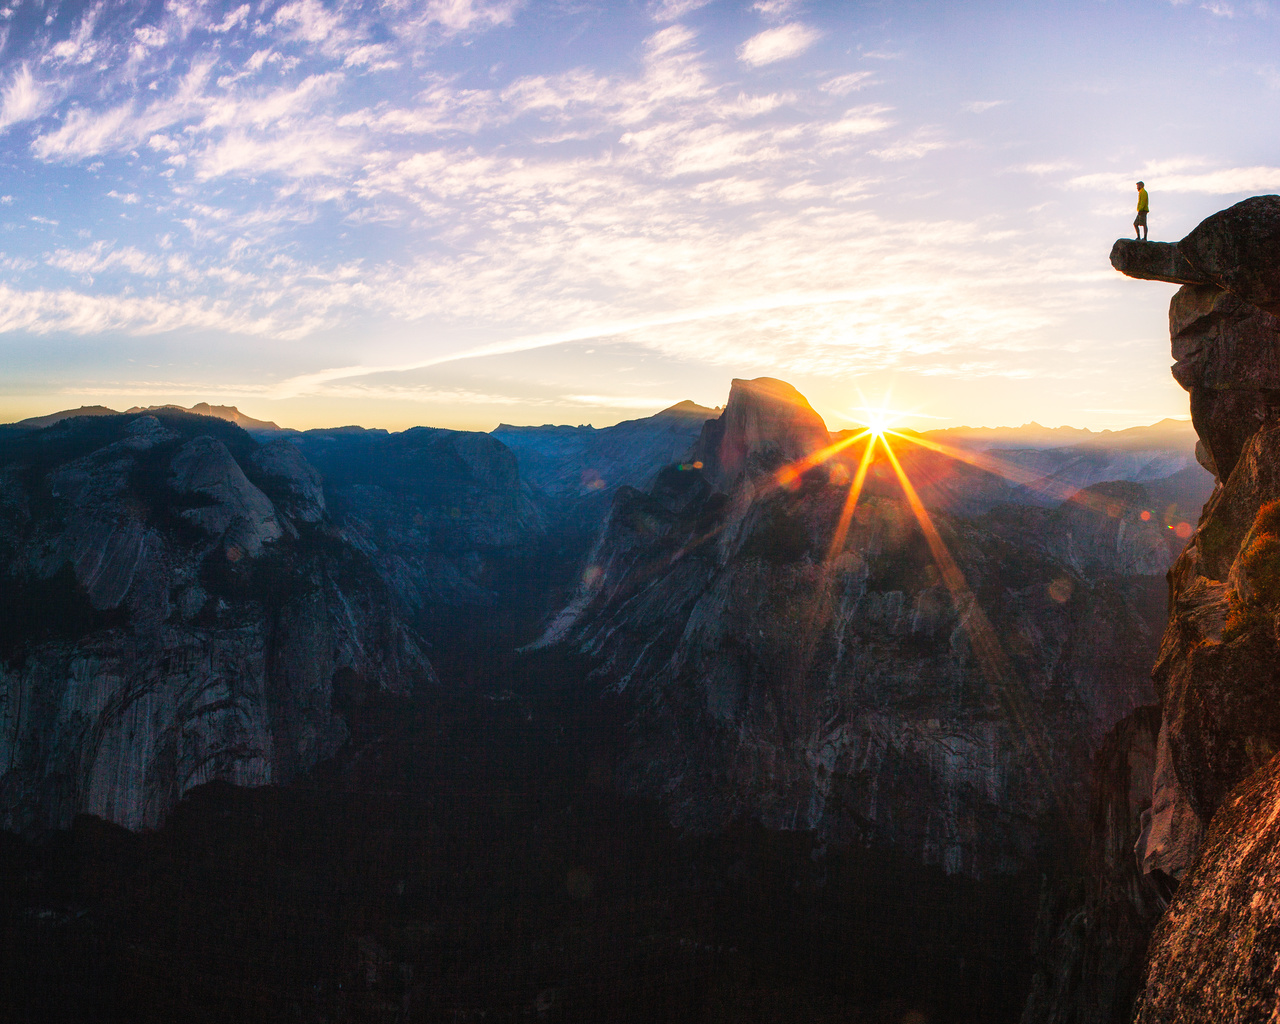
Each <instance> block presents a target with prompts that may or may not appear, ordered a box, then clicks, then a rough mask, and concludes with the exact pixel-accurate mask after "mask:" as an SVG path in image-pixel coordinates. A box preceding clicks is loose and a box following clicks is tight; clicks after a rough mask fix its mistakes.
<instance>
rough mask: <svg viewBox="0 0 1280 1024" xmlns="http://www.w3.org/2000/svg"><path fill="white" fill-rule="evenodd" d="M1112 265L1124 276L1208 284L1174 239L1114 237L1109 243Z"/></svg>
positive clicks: (1145, 279) (1169, 281)
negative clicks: (1153, 239) (1170, 240)
mask: <svg viewBox="0 0 1280 1024" xmlns="http://www.w3.org/2000/svg"><path fill="white" fill-rule="evenodd" d="M1111 265H1112V266H1113V267H1115V268H1116V270H1118V271H1120V273H1122V274H1124V275H1125V276H1126V277H1136V278H1137V279H1138V280H1140V281H1165V282H1167V283H1169V284H1208V283H1209V278H1208V277H1207V276H1206V275H1205V274H1202V273H1200V271H1198V270H1196V268H1195V267H1193V266H1192V265H1191V264H1190V263H1188V262H1187V260H1186V257H1184V256H1183V255H1182V253H1180V252H1179V251H1178V246H1177V243H1175V242H1139V241H1137V240H1136V239H1133V238H1117V239H1116V244H1115V245H1113V246H1112V247H1111Z"/></svg>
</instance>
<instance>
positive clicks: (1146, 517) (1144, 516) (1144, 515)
mask: <svg viewBox="0 0 1280 1024" xmlns="http://www.w3.org/2000/svg"><path fill="white" fill-rule="evenodd" d="M1138 518H1139V519H1141V520H1142V521H1143V522H1144V523H1145V522H1149V521H1150V519H1151V513H1150V512H1146V511H1144V512H1143V513H1142V515H1140V516H1139V517H1138Z"/></svg>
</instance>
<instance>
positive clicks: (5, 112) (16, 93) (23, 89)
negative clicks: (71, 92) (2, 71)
mask: <svg viewBox="0 0 1280 1024" xmlns="http://www.w3.org/2000/svg"><path fill="white" fill-rule="evenodd" d="M53 102H54V92H53V90H52V89H51V88H50V87H48V86H47V85H44V84H42V83H40V82H37V81H36V79H35V76H34V75H33V74H32V73H31V69H30V68H29V67H27V65H26V64H23V65H21V66H20V67H19V68H18V69H17V70H16V71H15V72H14V73H13V75H12V77H10V79H9V81H8V82H7V83H6V84H5V86H4V88H3V90H2V91H0V129H4V128H8V127H9V126H10V125H13V124H19V123H20V122H23V121H31V120H33V119H35V118H37V117H39V116H40V115H42V114H44V113H45V112H46V111H47V110H49V108H50V107H52V106H53Z"/></svg>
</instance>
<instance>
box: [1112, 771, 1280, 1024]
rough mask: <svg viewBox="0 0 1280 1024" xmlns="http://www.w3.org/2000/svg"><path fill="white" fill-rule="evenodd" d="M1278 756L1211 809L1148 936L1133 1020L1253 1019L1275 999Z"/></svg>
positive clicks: (1235, 1023) (1236, 1023)
mask: <svg viewBox="0 0 1280 1024" xmlns="http://www.w3.org/2000/svg"><path fill="white" fill-rule="evenodd" d="M1278 823H1280V764H1278V763H1277V762H1276V761H1275V760H1272V761H1270V762H1269V763H1268V764H1267V765H1266V766H1264V767H1263V768H1262V769H1260V770H1258V771H1256V772H1254V773H1253V774H1252V775H1251V776H1250V777H1249V778H1248V779H1247V780H1246V781H1245V782H1244V783H1243V784H1242V785H1241V786H1240V787H1239V788H1238V789H1237V790H1236V791H1235V793H1234V794H1233V795H1232V796H1231V797H1230V798H1229V799H1228V800H1227V802H1226V803H1225V804H1224V805H1223V806H1222V808H1221V809H1220V810H1219V811H1218V813H1217V815H1216V816H1215V817H1214V820H1213V826H1212V828H1211V829H1210V830H1209V833H1208V836H1207V837H1206V839H1205V844H1204V848H1203V850H1202V851H1201V853H1200V858H1199V861H1198V863H1197V864H1196V867H1195V870H1194V871H1192V872H1191V874H1190V875H1188V877H1187V878H1186V880H1185V881H1184V882H1183V884H1182V885H1181V887H1179V889H1178V893H1177V895H1176V896H1175V897H1174V899H1173V903H1172V904H1171V905H1170V907H1169V910H1168V912H1167V913H1166V914H1165V916H1164V918H1163V919H1162V920H1161V921H1160V924H1159V925H1158V926H1157V928H1156V931H1155V935H1154V936H1153V937H1152V941H1151V954H1150V962H1149V965H1148V973H1147V986H1146V990H1145V991H1144V993H1143V997H1142V1002H1141V1004H1140V1007H1141V1008H1140V1010H1139V1012H1138V1015H1137V1024H1157V1022H1159V1024H1163V1022H1173V1021H1177V1022H1178V1024H1210V1022H1213V1024H1220V1022H1232V1024H1253V1022H1262V1021H1271V1020H1275V1015H1276V1012H1277V1008H1278V1007H1280V922H1278V920H1277V913H1276V910H1277V904H1276V893H1275V879H1276V877H1277V876H1278V875H1280V825H1278Z"/></svg>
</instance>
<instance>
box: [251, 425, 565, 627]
mask: <svg viewBox="0 0 1280 1024" xmlns="http://www.w3.org/2000/svg"><path fill="white" fill-rule="evenodd" d="M280 444H291V445H294V446H296V448H295V450H296V451H297V452H298V453H299V455H300V456H301V457H305V461H306V463H308V464H310V465H311V466H314V467H315V468H316V469H317V470H319V472H320V474H322V475H323V477H324V499H325V501H326V503H327V504H326V505H325V506H324V508H325V509H327V511H328V514H329V515H330V516H331V517H332V518H333V520H334V522H335V523H336V524H337V525H338V526H339V528H340V529H341V530H342V534H343V537H344V539H345V540H347V541H348V542H349V543H351V544H353V545H355V546H356V547H358V548H359V549H360V550H361V551H363V552H364V553H365V554H366V555H367V556H368V557H369V559H370V560H371V562H372V563H373V565H374V566H375V567H376V568H377V570H378V572H379V574H380V575H381V576H382V577H383V579H384V580H385V581H386V582H387V584H388V585H389V586H390V587H391V588H392V589H393V590H394V591H395V593H396V594H397V596H398V597H399V598H400V600H401V601H402V602H403V603H404V605H405V606H406V607H407V608H409V609H414V610H418V609H422V608H424V607H426V606H430V605H433V604H440V605H447V606H465V605H482V606H483V605H491V604H492V603H493V601H494V591H493V588H494V586H495V584H496V582H497V581H496V580H495V574H498V573H500V572H501V571H502V567H503V565H504V563H505V562H509V561H512V560H515V561H516V562H517V563H518V562H519V560H520V558H521V556H522V554H523V553H524V552H527V551H529V550H530V549H531V547H532V546H533V545H534V544H535V543H536V542H537V540H538V539H539V538H540V537H541V536H542V534H543V532H544V530H545V521H544V515H543V511H542V510H541V509H540V508H539V507H538V506H537V505H536V504H535V502H534V500H533V495H532V494H531V492H530V489H529V488H528V486H527V485H526V484H525V483H524V481H523V480H522V479H521V477H520V471H519V468H518V466H517V465H516V460H515V457H514V456H513V455H512V453H511V451H510V450H509V449H508V448H507V447H506V446H505V445H503V444H502V443H501V442H500V441H498V440H497V439H495V438H493V437H490V436H489V435H488V434H480V433H471V432H468V431H459V430H436V429H433V428H431V427H414V428H413V429H411V430H406V431H403V432H401V433H395V434H389V433H387V431H385V430H363V429H361V428H359V427H347V428H342V429H338V430H309V431H307V432H305V433H303V434H301V435H295V436H293V437H291V438H290V439H289V440H288V441H287V442H286V441H278V442H275V443H274V444H272V445H267V446H266V447H265V448H263V449H262V455H261V458H262V459H264V460H268V459H272V458H274V456H272V455H271V454H270V453H271V452H272V451H273V450H275V451H279V450H280V449H278V448H276V447H275V446H276V445H280ZM265 465H266V464H265V462H264V467H265ZM281 472H283V473H285V475H287V472H288V471H287V470H284V469H282V470H281ZM295 478H296V475H295ZM304 490H305V487H304ZM308 493H310V492H308Z"/></svg>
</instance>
